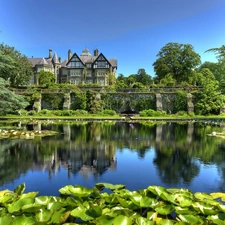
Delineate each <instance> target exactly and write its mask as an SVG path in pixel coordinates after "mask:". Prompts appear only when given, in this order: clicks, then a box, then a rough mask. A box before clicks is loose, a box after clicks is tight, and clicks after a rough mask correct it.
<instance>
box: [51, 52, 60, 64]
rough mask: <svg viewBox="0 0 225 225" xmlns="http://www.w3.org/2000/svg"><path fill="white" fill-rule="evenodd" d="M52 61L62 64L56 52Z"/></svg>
mask: <svg viewBox="0 0 225 225" xmlns="http://www.w3.org/2000/svg"><path fill="white" fill-rule="evenodd" d="M52 61H53V62H54V63H60V62H59V58H58V56H57V54H56V52H55V54H54V55H53V58H52Z"/></svg>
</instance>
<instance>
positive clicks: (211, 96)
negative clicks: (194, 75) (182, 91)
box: [195, 68, 225, 115]
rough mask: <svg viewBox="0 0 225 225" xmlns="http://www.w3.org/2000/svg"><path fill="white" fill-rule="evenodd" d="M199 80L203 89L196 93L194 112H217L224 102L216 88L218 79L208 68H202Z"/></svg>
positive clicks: (203, 113)
mask: <svg viewBox="0 0 225 225" xmlns="http://www.w3.org/2000/svg"><path fill="white" fill-rule="evenodd" d="M200 72H201V77H200V82H201V84H202V87H203V90H201V91H198V92H197V94H196V99H197V103H196V104H195V112H196V114H200V115H209V114H219V112H220V108H222V107H223V105H224V102H225V97H224V95H221V94H220V93H219V92H218V91H217V89H218V81H217V80H216V79H215V77H214V75H213V74H212V72H211V71H210V70H209V69H206V68H204V69H202V70H201V71H200Z"/></svg>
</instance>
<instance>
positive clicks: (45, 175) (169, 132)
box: [0, 122, 225, 195]
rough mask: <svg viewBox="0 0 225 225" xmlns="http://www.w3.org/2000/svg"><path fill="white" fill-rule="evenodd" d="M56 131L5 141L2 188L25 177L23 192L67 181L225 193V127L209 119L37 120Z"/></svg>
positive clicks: (0, 160)
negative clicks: (220, 134) (224, 134)
mask: <svg viewBox="0 0 225 225" xmlns="http://www.w3.org/2000/svg"><path fill="white" fill-rule="evenodd" d="M27 129H34V130H37V129H39V130H40V129H42V130H54V131H57V132H58V134H57V135H55V136H51V137H49V136H48V137H42V138H41V137H38V138H35V139H30V140H22V139H12V140H10V139H0V190H2V189H10V190H13V189H14V188H15V187H17V186H18V185H19V184H21V183H23V182H25V183H26V192H28V191H39V195H58V194H59V192H58V190H59V189H60V188H61V187H63V186H65V185H68V184H72V185H76V184H79V185H84V186H86V187H93V186H94V185H95V183H97V182H109V183H113V184H125V185H126V188H127V189H129V190H137V189H142V188H147V187H148V186H150V185H160V186H164V187H178V188H188V189H190V190H192V191H194V192H197V191H201V192H210V193H211V192H219V191H223V192H225V140H224V139H220V138H217V137H212V136H208V135H207V134H211V133H212V132H213V131H217V132H223V131H224V129H225V128H224V127H218V126H211V125H208V124H206V123H182V124H178V123H162V124H160V123H159V124H151V123H149V124H140V123H133V124H130V123H121V122H120V123H119V122H118V123H100V122H92V123H80V124H69V123H68V124H32V125H29V126H27Z"/></svg>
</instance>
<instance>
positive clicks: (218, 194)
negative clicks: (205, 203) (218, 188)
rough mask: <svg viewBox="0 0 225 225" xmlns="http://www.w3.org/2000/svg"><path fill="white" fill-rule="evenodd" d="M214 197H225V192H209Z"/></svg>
mask: <svg viewBox="0 0 225 225" xmlns="http://www.w3.org/2000/svg"><path fill="white" fill-rule="evenodd" d="M210 195H211V196H212V197H213V198H214V199H216V198H225V193H221V192H217V193H211V194H210Z"/></svg>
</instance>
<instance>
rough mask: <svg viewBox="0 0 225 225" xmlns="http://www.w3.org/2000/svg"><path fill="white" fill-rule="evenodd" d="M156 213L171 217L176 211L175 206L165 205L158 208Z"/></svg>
mask: <svg viewBox="0 0 225 225" xmlns="http://www.w3.org/2000/svg"><path fill="white" fill-rule="evenodd" d="M155 211H156V212H158V213H159V214H161V215H169V214H170V213H172V212H173V211H174V206H173V205H164V206H160V207H156V208H155Z"/></svg>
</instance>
